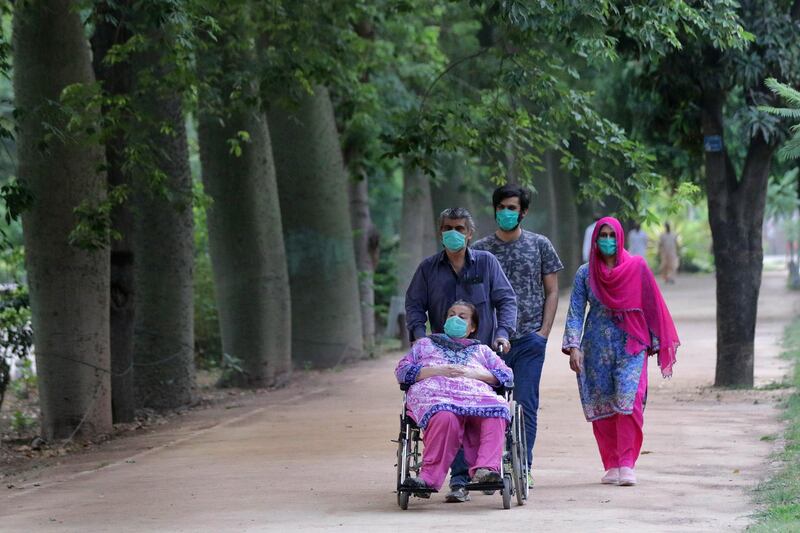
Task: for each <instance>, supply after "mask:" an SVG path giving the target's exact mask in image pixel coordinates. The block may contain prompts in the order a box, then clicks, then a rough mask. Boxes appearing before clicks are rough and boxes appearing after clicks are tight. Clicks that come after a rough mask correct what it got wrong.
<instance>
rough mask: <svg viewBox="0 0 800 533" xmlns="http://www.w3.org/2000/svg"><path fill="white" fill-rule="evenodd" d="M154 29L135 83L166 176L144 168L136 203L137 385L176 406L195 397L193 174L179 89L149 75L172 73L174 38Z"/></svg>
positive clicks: (156, 403) (151, 401)
mask: <svg viewBox="0 0 800 533" xmlns="http://www.w3.org/2000/svg"><path fill="white" fill-rule="evenodd" d="M148 29H150V30H151V31H152V32H153V33H152V34H150V37H152V38H154V39H156V43H155V46H154V48H152V49H151V50H149V51H147V52H144V53H142V54H141V55H139V56H137V58H136V61H135V66H136V74H137V78H136V83H137V84H138V83H141V84H142V85H141V86H140V87H137V88H136V89H137V92H141V101H140V102H139V103H140V106H141V111H142V113H143V115H144V120H145V123H144V124H145V125H144V126H143V128H144V129H145V131H144V137H145V138H146V139H148V140H149V142H150V145H151V147H152V148H154V149H155V150H154V151H153V156H154V158H155V166H156V168H157V169H158V170H159V171H160V172H162V173H163V175H162V178H163V182H161V183H159V184H158V187H155V186H154V184H153V183H152V175H146V176H139V179H138V180H137V189H138V190H137V193H136V194H135V197H134V203H133V205H134V211H135V213H136V220H135V231H134V237H133V249H134V256H135V257H136V263H135V264H134V279H135V285H136V318H135V330H134V364H135V370H136V371H135V373H134V385H135V390H136V397H137V402H138V404H139V405H141V406H144V407H151V408H154V409H170V408H174V407H178V406H181V405H186V404H189V403H191V402H193V401H194V399H195V391H196V385H195V369H194V319H193V289H192V268H193V263H194V255H193V248H194V237H193V216H192V178H191V174H190V171H189V149H188V146H187V141H186V125H185V122H184V116H183V112H182V109H181V97H180V95H179V94H175V93H174V92H173V91H172V90H170V89H169V88H164V87H161V86H160V85H159V84H154V83H152V82H151V83H147V84H146V82H145V81H143V80H148V79H150V77H151V76H153V77H154V79H164V78H165V77H166V74H167V72H165V67H164V66H163V65H164V55H163V54H165V53H166V49H165V48H164V47H163V46H165V45H166V44H168V43H170V42H171V39H170V38H169V37H166V38H165V37H163V36H162V37H153V35H155V34H156V32H158V31H161V30H162V29H161V28H148ZM143 74H144V75H143ZM170 132H171V133H170ZM157 188H158V189H159V190H156V189H157ZM161 188H163V189H165V190H160V189H161Z"/></svg>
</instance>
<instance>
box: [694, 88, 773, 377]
mask: <svg viewBox="0 0 800 533" xmlns="http://www.w3.org/2000/svg"><path fill="white" fill-rule="evenodd" d="M724 101H725V94H724V93H723V92H721V91H720V92H711V91H709V92H708V93H707V94H706V96H705V98H704V101H703V135H719V136H720V137H722V135H723V114H722V110H723V104H724ZM774 151H775V147H774V146H773V145H770V144H767V143H766V142H765V141H764V139H763V138H762V137H761V136H758V137H755V138H753V139H752V140H751V141H750V145H749V147H748V151H747V158H746V160H745V164H744V168H743V170H742V177H741V179H740V180H739V179H737V176H736V172H735V170H734V168H733V164H732V163H731V160H730V157H729V155H728V152H727V149H726V148H724V147H723V149H722V151H719V152H706V153H705V166H706V190H707V193H708V219H709V223H710V225H711V235H712V237H713V246H714V262H715V265H716V278H717V367H716V378H715V385H717V386H728V387H731V386H744V387H752V386H753V362H754V354H753V350H754V343H753V340H754V336H755V328H756V316H757V310H758V294H759V290H760V287H761V269H762V266H763V248H762V246H763V243H762V235H761V227H762V224H763V220H764V206H765V202H766V189H767V179H768V177H769V169H770V163H771V160H772V155H773V153H774Z"/></svg>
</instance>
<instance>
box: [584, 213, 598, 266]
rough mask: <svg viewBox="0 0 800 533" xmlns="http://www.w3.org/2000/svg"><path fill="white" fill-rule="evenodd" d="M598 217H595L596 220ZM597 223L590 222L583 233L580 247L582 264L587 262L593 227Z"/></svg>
mask: <svg viewBox="0 0 800 533" xmlns="http://www.w3.org/2000/svg"><path fill="white" fill-rule="evenodd" d="M597 218H599V217H595V219H597ZM595 224H597V222H592V223H591V224H589V225H588V226H586V229H585V230H584V231H583V246H582V247H581V257H582V258H583V262H584V263H585V262H587V261H588V260H589V252H590V251H591V249H592V234H593V233H594V226H595Z"/></svg>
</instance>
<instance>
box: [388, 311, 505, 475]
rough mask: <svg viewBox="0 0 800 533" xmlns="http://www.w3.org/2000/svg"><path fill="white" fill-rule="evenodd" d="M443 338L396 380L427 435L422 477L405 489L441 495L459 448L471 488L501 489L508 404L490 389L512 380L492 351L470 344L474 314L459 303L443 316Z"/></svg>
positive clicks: (433, 339) (431, 340)
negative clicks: (477, 485) (496, 486)
mask: <svg viewBox="0 0 800 533" xmlns="http://www.w3.org/2000/svg"><path fill="white" fill-rule="evenodd" d="M447 317H448V318H447V321H446V322H445V325H444V331H445V333H444V334H433V335H431V336H429V337H425V338H423V339H420V340H418V341H417V342H415V343H414V345H413V346H412V347H411V351H410V352H409V353H408V355H406V356H405V357H403V358H402V359H401V360H400V362H399V363H397V368H396V369H395V376H396V377H397V381H398V382H399V383H406V384H409V385H411V387H410V388H409V390H408V393H407V397H406V402H407V406H408V410H409V414H410V416H411V418H413V419H414V421H415V422H416V423H417V425H418V426H419V427H420V428H422V429H423V430H424V434H423V444H424V449H423V452H422V469H421V471H420V475H419V477H408V478H407V479H406V480H405V481H404V482H403V486H406V487H409V488H412V489H433V490H438V489H439V488H440V487H441V486H442V483H444V480H445V477H446V476H447V471H448V469H449V468H450V464H451V463H452V462H453V459H454V458H455V456H456V454H457V453H458V450H459V449H460V448H461V447H462V446H463V448H464V457H465V459H466V461H467V463H468V464H469V465H470V469H469V474H470V476H471V477H472V481H473V483H491V482H499V481H501V478H500V474H499V472H500V461H501V459H502V455H503V444H504V438H505V428H506V424H507V423H508V422H509V421H510V420H511V414H510V412H509V406H508V402H506V400H505V399H504V398H503V397H501V396H499V395H498V394H497V393H496V392H495V391H494V390H493V387H497V386H500V385H504V384H509V383H513V374H512V372H511V369H510V368H508V367H507V366H506V365H505V363H504V362H503V360H502V359H501V358H500V357H499V356H498V355H497V354H496V353H495V352H494V351H492V349H491V348H490V347H489V346H486V345H484V344H481V343H480V342H479V341H477V340H475V339H472V338H470V337H471V335H472V334H473V333H474V332H475V331H477V329H478V314H477V312H476V309H475V306H473V305H472V304H471V303H469V302H465V301H463V300H459V301H457V302H455V303H454V304H453V305H452V306H451V307H450V309H449V310H448V312H447Z"/></svg>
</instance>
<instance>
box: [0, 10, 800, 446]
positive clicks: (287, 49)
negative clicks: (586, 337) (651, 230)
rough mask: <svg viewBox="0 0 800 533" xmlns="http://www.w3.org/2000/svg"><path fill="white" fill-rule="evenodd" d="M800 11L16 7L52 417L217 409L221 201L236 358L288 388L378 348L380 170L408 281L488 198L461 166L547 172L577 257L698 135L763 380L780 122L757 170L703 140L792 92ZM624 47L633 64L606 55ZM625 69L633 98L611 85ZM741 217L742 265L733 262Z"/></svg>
mask: <svg viewBox="0 0 800 533" xmlns="http://www.w3.org/2000/svg"><path fill="white" fill-rule="evenodd" d="M5 8H6V10H8V11H11V8H10V7H9V5H5ZM797 18H798V1H794V2H789V1H788V0H787V1H781V0H770V1H769V2H742V5H741V6H739V5H738V4H737V3H735V2H733V1H730V0H721V1H719V2H714V3H713V5H711V4H705V3H704V4H702V5H700V6H695V5H694V3H692V2H684V1H679V2H671V3H663V4H661V3H653V4H648V5H647V6H639V5H638V4H637V5H630V3H628V2H621V1H620V2H616V1H612V2H593V1H588V0H587V1H582V2H572V3H568V4H556V5H544V4H536V5H535V6H534V5H533V4H532V3H528V2H519V1H504V2H498V1H490V0H487V1H478V2H475V1H463V2H452V1H441V2H424V1H421V0H420V1H416V0H404V1H392V0H374V1H367V0H361V1H357V2H340V1H336V0H318V1H315V2H293V1H282V0H263V1H255V0H254V1H250V2H248V1H244V0H232V1H230V2H212V1H207V0H169V1H151V0H113V1H112V0H106V1H96V2H92V3H90V4H89V7H87V6H86V5H85V4H84V3H81V4H80V5H78V2H75V1H71V0H52V1H43V0H26V1H23V2H16V3H15V5H14V6H13V47H12V49H13V57H12V59H13V79H14V92H15V109H16V112H15V117H16V119H17V157H18V178H19V182H20V184H21V186H23V187H25V188H26V190H27V191H28V192H29V193H30V196H31V198H32V201H31V202H30V205H28V206H26V209H25V210H24V213H23V229H24V241H25V253H26V266H27V272H28V280H29V286H30V287H29V288H30V295H31V307H32V313H33V325H34V331H35V335H36V357H37V364H38V368H39V375H40V377H39V387H40V399H41V407H42V424H43V433H44V435H45V436H46V437H47V438H61V437H71V436H74V435H75V434H81V435H86V436H90V435H93V434H98V433H106V432H108V431H109V430H110V427H111V423H112V420H119V421H122V420H128V419H130V418H131V417H132V415H133V410H134V408H135V407H137V406H146V407H153V408H170V407H175V406H179V405H185V404H187V403H191V402H192V401H193V399H194V396H195V381H194V366H193V357H194V355H193V349H194V334H193V325H192V324H193V322H192V306H193V302H192V300H193V294H192V271H193V250H192V243H193V238H192V216H191V207H192V205H193V204H195V203H197V202H203V203H204V204H205V205H206V206H207V213H208V233H209V251H210V255H211V261H212V266H213V277H214V285H215V294H216V299H217V307H218V310H219V316H220V330H221V335H222V343H223V351H224V352H225V354H226V357H228V358H229V359H230V361H232V363H231V369H232V370H233V371H232V372H227V373H226V374H225V377H224V382H225V383H224V384H228V385H237V386H253V387H261V386H270V385H277V384H280V383H282V382H284V381H285V380H286V379H287V378H288V376H289V374H290V372H291V369H292V366H293V365H301V366H312V367H331V366H334V365H336V364H338V363H340V362H342V361H344V360H347V359H353V358H358V357H361V356H362V355H363V354H364V353H367V352H369V351H370V350H371V349H372V345H373V343H374V338H375V324H374V313H373V309H372V306H373V302H374V294H373V283H372V272H373V270H374V268H375V262H376V261H375V250H376V238H375V232H374V228H373V224H372V221H371V217H372V215H373V214H374V213H371V212H370V208H369V187H370V185H371V182H370V180H373V181H372V185H374V179H375V177H376V176H387V175H390V174H391V173H392V172H401V173H402V174H403V175H404V178H405V179H404V182H403V205H402V210H403V223H402V225H401V228H400V231H399V233H400V255H399V263H400V264H399V268H398V278H399V279H398V292H402V288H403V287H404V285H405V283H406V282H407V278H408V276H409V273H410V272H411V271H412V270H413V267H414V266H415V265H416V262H417V261H419V259H421V258H422V257H423V256H424V255H426V254H428V253H431V252H432V251H433V242H434V238H433V224H432V219H433V212H434V208H439V207H444V206H446V205H447V204H449V203H452V202H453V201H454V198H456V199H457V201H458V202H459V203H462V202H463V203H465V204H468V206H469V207H472V208H474V209H475V210H476V211H481V209H482V208H483V207H484V206H482V205H481V201H480V200H476V198H475V196H474V195H472V194H471V193H469V191H467V190H465V187H464V186H463V183H459V182H458V181H456V182H455V185H454V181H453V180H450V179H448V178H450V177H452V176H458V177H459V178H460V177H464V178H465V181H468V180H466V178H469V179H470V180H472V182H474V183H481V184H483V186H484V187H485V186H487V185H488V184H489V183H490V182H499V181H502V180H506V179H514V180H517V181H522V182H525V183H531V184H532V185H533V186H534V187H536V189H537V193H538V198H539V199H541V200H540V202H541V204H540V205H543V206H544V209H543V211H545V212H546V213H547V215H546V218H547V221H546V227H547V228H548V229H549V233H550V236H551V238H553V240H554V242H555V243H556V244H557V246H559V248H560V249H564V250H569V252H567V253H564V254H563V255H565V257H566V258H567V263H568V264H570V263H571V264H572V266H573V268H571V269H570V270H573V271H574V266H576V265H577V262H578V258H577V251H576V250H577V247H576V246H575V245H574V243H577V242H578V239H579V232H580V229H579V228H580V227H581V222H582V221H583V220H582V219H586V218H588V216H589V215H588V214H587V213H585V212H584V213H581V212H579V210H578V208H579V207H580V206H585V205H587V201H586V199H587V198H588V199H591V200H592V202H588V203H595V204H596V205H599V206H601V207H602V206H605V209H612V210H615V211H618V212H620V213H622V214H627V215H628V216H633V215H635V214H637V213H638V214H641V213H642V212H644V211H646V207H647V206H646V205H642V202H641V199H642V198H645V197H646V194H647V193H648V192H650V191H652V190H654V189H655V188H657V187H660V186H661V184H662V178H661V175H662V173H663V174H666V173H667V172H665V169H667V170H669V169H670V168H671V167H670V162H669V161H665V159H666V158H664V157H658V156H661V155H663V151H662V152H659V150H660V148H659V147H664V146H675V145H679V146H681V147H684V146H685V149H686V153H687V154H688V155H687V156H686V157H685V158H683V159H682V160H683V161H686V164H685V168H684V170H685V169H692V168H694V169H697V168H701V166H702V165H701V164H700V163H699V161H700V159H701V158H703V157H705V166H704V167H703V168H704V169H705V172H706V175H707V176H706V180H705V182H703V181H702V180H699V179H697V177H698V172H697V171H696V170H695V171H694V172H692V171H691V170H689V171H687V172H686V173H685V174H686V176H682V178H681V179H683V180H685V181H689V182H696V183H699V185H700V186H701V187H703V186H705V189H706V192H707V194H708V195H709V206H710V210H711V216H710V218H711V221H712V230H713V232H714V242H715V251H717V252H718V255H719V259H718V264H717V274H718V277H719V278H720V279H723V280H730V281H731V282H732V283H727V282H723V283H720V284H719V285H718V287H719V288H718V292H719V294H718V301H719V302H720V303H719V305H720V306H721V307H720V323H719V327H718V345H719V350H718V353H719V362H718V384H721V385H731V384H747V383H748V382H749V383H752V360H753V353H752V346H753V343H752V340H753V333H754V329H753V328H754V324H755V311H756V302H757V296H758V287H757V285H758V283H757V282H758V280H760V272H761V270H760V263H759V258H760V255H759V254H760V218H759V217H760V216H763V203H764V199H763V190H764V189H765V187H766V176H767V175H768V171H769V164H770V158H771V155H772V153H773V152H774V150H775V148H776V147H777V146H778V144H779V143H780V140H781V138H782V137H781V135H782V133H781V131H782V130H781V127H782V126H781V125H780V124H779V123H778V121H772V122H771V123H770V124H767V125H766V126H764V125H763V124H762V127H761V128H760V129H759V127H758V125H759V124H761V123H760V122H759V117H760V115H756V114H754V115H753V119H752V120H751V122H750V123H748V129H747V131H748V134H749V135H750V137H749V138H748V139H749V140H747V142H745V143H744V145H745V146H746V147H747V148H746V153H747V158H746V161H747V163H746V164H745V166H744V168H743V170H742V173H741V176H740V177H737V175H736V174H735V171H734V169H733V166H732V165H731V164H730V160H729V159H730V157H729V154H728V152H726V151H725V150H726V149H727V147H728V144H725V143H723V145H722V146H723V147H724V149H723V150H722V151H712V152H705V153H704V152H702V150H698V148H697V147H698V146H702V142H701V141H699V139H700V140H701V139H702V137H703V136H704V135H705V136H716V137H719V138H720V139H721V138H722V137H723V131H722V130H723V129H724V128H723V126H724V111H725V107H724V104H725V103H726V102H727V103H729V104H735V105H739V106H740V107H741V108H742V109H745V110H748V111H749V110H751V109H753V106H755V105H758V104H763V103H769V98H770V96H769V94H768V93H767V91H764V90H763V87H762V86H763V79H764V78H765V77H767V76H773V77H777V78H779V79H783V80H786V81H789V82H790V83H793V80H794V78H792V76H796V75H797V73H798V72H800V69H797V68H796V66H797V64H798V63H797V62H798V58H799V57H800V54H798V52H797V49H798V43H797V34H798V32H797V31H796V30H797ZM776 28H777V30H776ZM748 32H750V33H748ZM4 51H7V49H6V48H0V52H3V53H5V52H4ZM6 59H8V58H6ZM3 64H5V65H7V62H3ZM611 64H616V65H620V64H622V65H625V66H626V68H624V69H616V70H613V69H606V70H604V68H603V67H600V66H598V65H604V66H607V65H611ZM681 65H683V66H687V65H688V67H686V68H684V67H682V66H681ZM619 71H622V72H619ZM611 73H614V74H613V76H612V75H611ZM670 80H675V82H677V83H678V85H679V86H680V89H679V90H673V87H672V83H673V82H671V81H670ZM606 86H608V87H610V89H609V90H610V91H612V92H613V91H614V90H623V91H626V90H627V92H624V94H623V96H622V97H620V98H618V99H617V100H616V101H615V102H614V104H615V105H609V104H608V103H603V102H598V101H597V99H596V97H595V94H596V92H597V89H598V88H599V87H606ZM621 88H622V89H621ZM627 103H630V104H631V107H629V106H627V105H626V104H627ZM634 104H635V106H637V107H636V111H637V112H632V111H631V109H632V107H633V106H634ZM642 109H645V110H646V112H638V111H641V110H642ZM687 110H688V111H698V110H702V115H698V116H692V115H691V114H687V113H685V112H686V111H687ZM189 114H191V115H192V117H193V119H194V122H195V123H196V124H197V134H198V138H199V150H200V161H201V174H202V183H203V191H204V192H203V197H199V196H200V195H198V193H197V191H196V190H194V189H193V187H192V180H191V173H190V164H189V148H188V141H187V129H186V128H187V126H186V124H187V116H188V115H189ZM612 118H613V119H614V120H612ZM648 121H649V122H648ZM762 122H763V121H762ZM678 133H680V134H682V136H681V137H680V139H676V138H675V136H676V135H677V134H678ZM681 143H683V144H681ZM698 143H699V144H698ZM730 144H731V145H733V144H735V143H730ZM654 154H655V156H654ZM723 163H724V164H723ZM581 198H583V200H581ZM581 201H582V202H583V203H581ZM759 210H760V211H759ZM747 213H752V214H754V215H755V216H754V217H749V218H748V216H746V215H747ZM487 223H488V224H491V221H490V220H488V221H487ZM736 235H738V236H739V239H740V241H739V243H740V244H741V239H742V236H744V239H743V241H744V242H745V243H746V247H745V249H746V250H747V253H746V254H744V255H741V254H736V253H732V252H731V247H732V246H733V245H734V243H733V242H732V239H733V238H734V237H735V236H736ZM738 250H739V251H741V247H739V248H738ZM743 289H744V290H743ZM748 358H749V359H748ZM748 360H749V367H748Z"/></svg>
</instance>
